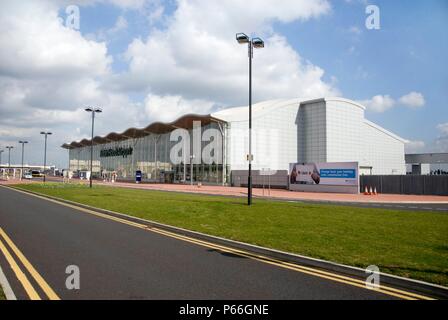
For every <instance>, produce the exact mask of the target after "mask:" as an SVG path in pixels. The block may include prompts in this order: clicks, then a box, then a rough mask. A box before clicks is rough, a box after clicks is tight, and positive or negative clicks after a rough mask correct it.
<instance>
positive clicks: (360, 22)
mask: <svg viewBox="0 0 448 320" xmlns="http://www.w3.org/2000/svg"><path fill="white" fill-rule="evenodd" d="M70 3H75V4H77V5H78V7H79V10H80V29H79V30H72V29H70V28H68V27H66V26H65V24H64V23H61V22H59V23H58V22H57V17H58V16H59V17H60V18H61V19H62V21H64V20H65V19H66V17H67V15H66V12H65V10H66V7H67V5H68V4H69V1H66V0H42V1H38V2H36V1H27V0H26V1H21V2H17V1H13V0H6V1H2V4H1V5H0V6H2V10H1V12H2V13H0V25H1V27H2V28H3V29H4V30H6V29H7V30H9V33H8V34H4V35H3V36H2V37H0V48H1V52H2V55H1V57H0V58H2V59H1V62H0V105H1V106H2V107H1V109H0V115H1V117H0V133H1V136H0V147H3V146H4V145H7V144H12V143H16V140H18V139H28V140H30V142H31V143H30V146H29V148H30V149H29V150H30V151H29V152H30V162H40V161H39V159H40V157H41V155H40V154H39V148H40V147H41V146H40V144H41V141H40V140H41V139H40V137H36V136H35V135H34V132H36V131H40V130H41V129H43V128H45V129H49V130H53V131H54V132H55V135H54V136H53V137H52V141H51V142H50V143H51V145H50V149H49V150H50V154H49V158H50V161H53V162H55V163H56V164H58V165H59V166H64V162H65V161H66V155H65V154H63V153H64V151H63V150H61V149H60V148H59V146H60V145H61V144H62V143H63V142H67V141H71V140H78V139H81V138H84V137H87V136H88V135H89V123H88V118H87V115H85V114H84V113H83V105H86V104H95V105H101V106H102V107H103V108H104V109H105V112H104V113H103V114H102V115H101V117H102V120H99V122H98V126H97V133H98V134H106V133H108V132H110V131H118V132H119V131H122V130H124V129H126V128H127V127H131V126H143V125H146V124H148V123H149V122H152V121H156V120H162V121H166V120H170V119H172V118H176V117H178V116H180V115H181V114H183V113H186V112H195V113H204V114H205V113H209V112H211V111H214V110H216V109H218V108H225V107H229V106H235V105H243V104H245V103H247V98H246V91H245V89H244V87H245V86H246V83H247V60H246V59H247V58H246V55H245V50H244V49H243V48H241V47H240V46H238V45H237V44H236V43H235V41H234V35H235V33H236V32H246V33H248V34H251V35H260V36H262V37H263V38H264V39H265V40H266V47H265V49H263V50H261V51H257V52H256V53H255V60H254V97H255V100H257V101H260V100H265V99H274V98H291V97H292V98H293V97H304V96H313V97H316V96H323V95H340V96H343V97H345V98H349V99H353V100H356V101H359V102H361V103H363V104H365V105H366V106H367V111H366V117H367V118H368V119H369V120H372V121H374V122H376V123H378V124H379V125H381V126H383V127H385V128H386V129H389V130H391V131H392V132H394V133H396V134H398V135H400V136H402V137H403V138H405V139H408V140H410V142H411V143H410V144H409V145H408V150H409V151H410V152H420V151H422V152H423V151H427V152H428V151H430V152H442V151H448V111H447V105H446V101H447V100H448V70H447V69H448V67H447V62H446V57H447V56H448V41H447V40H448V34H447V30H448V2H447V1H445V0H429V1H404V0H402V1H399V0H393V1H380V0H378V1H366V0H335V1H327V0H315V1H305V0H284V1H269V0H258V1H253V0H247V1H246V2H241V1H236V0H228V1H215V0H213V1H212V0H211V1H202V2H201V1H200V0H178V1H176V0H171V1H161V0H82V1H81V0H80V1H72V2H70ZM369 4H374V5H376V6H378V8H379V9H380V29H379V30H368V29H367V28H366V27H365V20H366V18H367V16H368V15H367V14H366V13H365V10H366V6H367V5H369ZM31 34H32V36H30V35H31ZM11 57H13V58H11ZM241 88H243V90H241ZM48 97H51V99H48ZM12 111H14V112H12ZM19 111H20V112H19ZM61 154H63V155H61ZM14 157H16V158H14ZM18 157H19V155H18V154H15V155H14V156H13V160H14V161H17V159H18Z"/></svg>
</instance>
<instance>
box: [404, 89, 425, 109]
mask: <svg viewBox="0 0 448 320" xmlns="http://www.w3.org/2000/svg"><path fill="white" fill-rule="evenodd" d="M399 101H400V103H401V104H402V105H404V106H406V107H410V108H420V107H423V106H424V105H425V103H426V102H425V98H424V96H423V94H421V93H419V92H415V91H412V92H410V93H408V94H407V95H404V96H402V97H401V98H400V100H399Z"/></svg>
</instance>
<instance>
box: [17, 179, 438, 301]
mask: <svg viewBox="0 0 448 320" xmlns="http://www.w3.org/2000/svg"><path fill="white" fill-rule="evenodd" d="M13 190H15V191H18V192H21V193H24V194H27V195H31V196H34V197H37V198H40V199H43V200H47V201H50V202H53V203H56V204H59V205H63V206H66V207H69V208H72V209H75V210H78V211H82V212H85V213H89V214H92V215H95V216H98V217H101V218H104V219H109V220H113V221H116V222H120V223H123V224H127V225H130V226H133V227H136V228H140V229H145V230H148V231H152V232H155V233H159V234H162V235H165V236H168V237H171V238H176V239H178V240H182V241H187V242H190V243H193V244H196V245H200V246H204V247H209V248H212V249H218V250H220V251H224V252H228V253H233V254H237V255H240V256H244V257H247V258H250V259H253V260H257V261H260V262H264V263H267V264H271V265H275V266H278V267H281V268H285V269H289V270H294V271H297V272H301V273H305V274H309V275H313V276H316V277H320V278H324V279H328V280H332V281H336V282H340V283H344V284H348V285H352V286H355V287H359V288H363V289H366V290H372V291H375V292H380V293H383V294H386V295H390V296H394V297H398V298H401V299H406V300H416V299H422V300H434V299H433V298H430V297H427V296H423V295H419V294H416V293H412V292H407V291H404V290H400V289H395V288H392V287H388V286H383V285H381V286H380V287H379V288H377V289H368V288H367V287H366V285H365V282H364V281H362V280H359V279H355V278H350V277H346V276H342V275H338V274H335V273H331V272H326V271H323V270H319V269H314V268H310V267H305V266H301V265H296V264H293V263H288V262H284V261H280V260H277V259H273V258H269V257H266V256H262V255H257V254H253V253H250V252H247V251H243V250H238V249H233V248H230V247H226V246H222V245H218V244H214V243H210V242H207V241H202V240H198V239H194V238H191V237H188V236H183V235H179V234H176V233H172V232H169V231H165V230H162V229H159V228H155V227H151V228H148V226H147V225H145V224H141V223H137V222H132V221H129V220H126V219H122V218H118V217H115V216H111V215H108V214H104V213H100V212H96V211H94V210H90V209H85V208H82V207H79V206H76V205H73V204H69V203H65V202H61V201H58V200H55V199H50V198H47V197H44V196H40V195H37V194H34V193H29V192H26V191H22V190H18V189H15V188H13Z"/></svg>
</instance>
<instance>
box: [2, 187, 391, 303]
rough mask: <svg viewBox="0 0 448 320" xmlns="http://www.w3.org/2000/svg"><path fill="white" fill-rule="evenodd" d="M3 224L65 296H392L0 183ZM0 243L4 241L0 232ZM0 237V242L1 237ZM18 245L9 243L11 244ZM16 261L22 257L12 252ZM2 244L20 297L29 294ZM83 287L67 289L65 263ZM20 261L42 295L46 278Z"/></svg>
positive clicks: (8, 271)
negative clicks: (75, 269)
mask: <svg viewBox="0 0 448 320" xmlns="http://www.w3.org/2000/svg"><path fill="white" fill-rule="evenodd" d="M0 228H1V229H0V231H1V230H3V232H4V234H6V235H7V236H8V237H9V238H10V240H11V241H12V242H13V243H14V244H15V246H16V247H17V249H18V250H20V251H21V252H22V253H23V256H24V257H25V258H26V259H27V260H28V261H29V264H30V265H31V266H33V267H34V268H35V271H36V272H37V273H38V274H40V276H41V277H42V278H43V280H44V281H46V283H47V284H48V285H49V287H50V288H51V289H52V290H54V292H55V293H56V295H57V296H58V297H59V298H61V299H250V300H252V299H274V300H275V299H288V300H290V299H395V298H396V297H392V296H390V295H387V294H384V293H381V292H377V291H373V290H368V289H366V288H364V287H357V286H353V285H350V284H346V283H341V282H336V281H334V280H328V279H324V278H321V277H317V276H315V275H310V274H306V273H303V272H298V271H296V270H290V269H286V268H282V267H279V266H276V265H272V264H268V263H265V262H262V261H258V260H255V259H252V258H247V257H242V256H238V255H234V254H231V253H228V252H224V251H221V250H216V249H211V248H207V247H204V246H201V245H198V244H196V243H192V242H188V241H184V240H180V239H176V238H173V237H170V236H166V235H163V234H159V233H157V232H154V231H151V230H150V229H146V230H145V229H142V228H138V227H135V226H131V225H127V224H123V223H120V222H117V221H113V220H110V219H107V218H104V217H100V216H95V215H93V214H90V213H87V212H84V211H81V210H78V209H76V208H70V207H67V206H64V205H62V204H58V203H54V202H50V201H48V200H44V199H40V198H36V197H34V196H31V195H27V194H24V193H20V192H17V191H14V190H10V189H7V188H4V187H0ZM0 242H3V244H5V243H7V241H6V240H5V237H4V236H3V237H2V236H1V234H0ZM0 244H1V243H0ZM6 247H7V249H9V251H10V252H13V249H12V248H11V246H6ZM12 256H13V257H14V260H15V261H19V259H18V258H17V256H16V255H14V254H12ZM5 257H6V256H5V254H4V252H2V250H0V265H1V268H2V269H3V271H4V273H5V275H6V278H7V279H8V281H9V282H10V285H11V287H12V289H13V291H14V293H15V295H16V296H17V298H18V299H28V298H29V295H28V294H27V292H26V291H25V289H24V285H22V283H21V282H20V281H19V280H18V277H17V275H16V274H17V273H16V272H14V271H13V269H12V268H11V266H10V264H9V263H8V261H7V260H6V258H5ZM69 265H76V266H77V267H79V270H80V289H79V290H68V289H67V288H66V285H65V283H66V278H67V277H68V276H69V275H68V274H66V268H67V266H69ZM18 266H19V267H20V268H21V269H22V270H23V271H24V273H25V276H26V277H27V278H28V279H30V283H31V285H32V286H33V287H34V288H35V289H36V292H37V293H38V294H39V296H40V297H41V298H47V297H46V296H45V294H44V291H43V290H42V289H41V288H40V287H39V284H41V283H42V281H38V278H36V276H35V275H34V276H33V274H32V273H31V272H30V269H29V268H26V267H25V264H23V263H22V262H18Z"/></svg>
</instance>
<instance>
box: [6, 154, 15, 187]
mask: <svg viewBox="0 0 448 320" xmlns="http://www.w3.org/2000/svg"><path fill="white" fill-rule="evenodd" d="M6 149H8V179H9V174H10V171H11V149H14V147H13V146H6Z"/></svg>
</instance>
